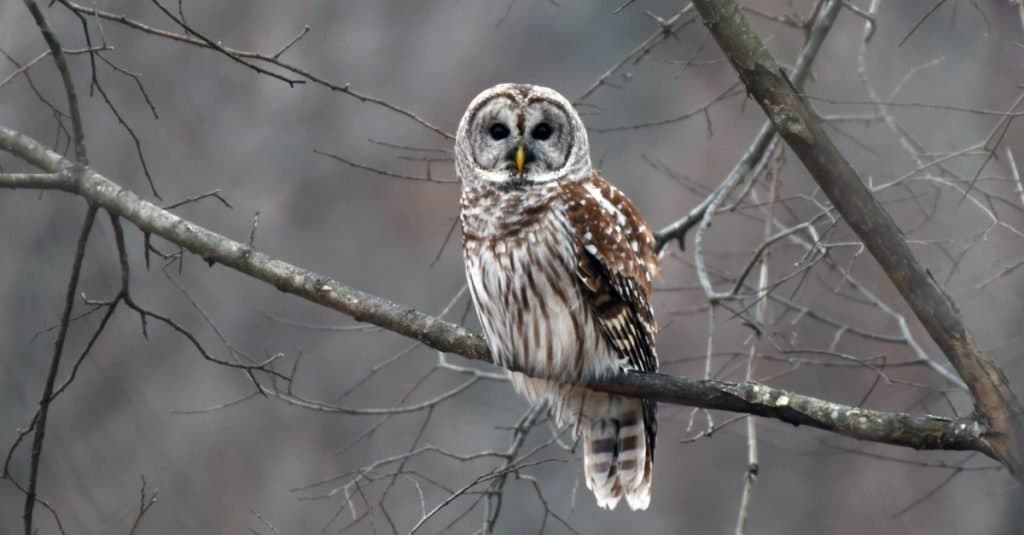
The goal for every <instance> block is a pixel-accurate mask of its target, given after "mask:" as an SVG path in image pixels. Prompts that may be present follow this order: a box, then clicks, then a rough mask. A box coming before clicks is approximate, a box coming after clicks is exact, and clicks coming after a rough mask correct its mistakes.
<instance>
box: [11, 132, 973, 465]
mask: <svg viewBox="0 0 1024 535" xmlns="http://www.w3.org/2000/svg"><path fill="white" fill-rule="evenodd" d="M0 149H3V150H6V151H7V152H10V153H11V154H13V155H15V156H18V157H20V158H22V159H24V160H26V161H28V162H29V163H31V164H33V165H35V166H36V167H39V168H40V169H42V170H44V171H46V172H48V173H52V174H51V175H33V177H34V180H35V181H36V182H39V181H46V180H52V183H48V184H47V185H46V186H45V187H49V188H51V189H60V190H63V191H67V192H69V193H73V194H76V195H79V196H82V197H85V198H86V199H88V200H89V201H91V202H93V203H95V204H97V205H99V206H102V207H103V208H104V209H106V210H107V211H109V212H111V213H112V214H115V215H116V216H118V217H121V218H124V219H126V220H128V221H131V222H132V223H133V224H134V225H135V226H137V227H138V228H139V229H140V230H141V231H143V232H145V233H150V234H156V235H158V236H160V237H162V238H164V239H166V240H168V241H170V242H172V243H174V244H177V245H179V246H181V247H183V248H185V249H188V250H189V251H191V252H193V253H195V254H197V255H199V256H201V257H202V258H204V259H205V260H206V261H208V262H211V263H220V264H223V265H225V266H227V267H230V268H232V269H235V270H237V271H239V272H241V273H243V274H245V275H248V276H251V277H253V278H256V279H259V280H261V281H264V282H267V283H269V284H273V285H274V286H275V287H277V289H279V290H281V291H282V292H286V293H290V294H294V295H297V296H299V297H302V298H303V299H306V300H308V301H312V302H314V303H317V304H320V305H322V306H325V307H328V308H331V309H333V310H337V311H339V312H341V313H343V314H346V315H349V316H351V317H352V318H354V319H356V320H358V321H363V322H367V323H372V324H374V325H377V326H380V327H382V328H384V329H388V330H390V331H393V332H395V333H398V334H401V335H404V336H407V337H409V338H414V339H416V340H419V341H420V342H422V343H423V344H425V345H427V346H429V347H432V348H434V349H437V350H440V351H444V352H447V353H456V354H459V355H462V356H464V357H466V358H470V359H476V360H483V361H487V362H490V361H491V358H490V353H489V351H488V349H487V345H486V343H485V342H484V340H483V338H481V337H480V336H479V335H477V334H475V333H473V332H470V331H469V330H467V329H465V328H463V327H461V326H459V325H456V324H453V323H449V322H447V321H444V320H442V319H439V318H436V317H434V316H430V315H428V314H424V313H422V312H419V311H417V310H415V309H413V308H410V307H407V306H403V305H399V304H397V303H394V302H391V301H389V300H387V299H384V298H381V297H377V296H374V295H371V294H368V293H365V292H362V291H359V290H356V289H354V288H350V287H348V286H345V285H343V284H341V283H339V282H338V281H335V280H333V279H331V278H329V277H326V276H323V275H319V274H317V273H314V272H312V271H309V270H306V269H303V268H301V267H298V266H295V265H292V264H289V263H287V262H284V261H282V260H277V259H274V258H271V257H269V256H267V255H266V254H263V253H260V252H258V251H255V250H253V249H252V248H251V247H249V246H247V245H245V244H243V243H240V242H237V241H234V240H232V239H230V238H227V237H225V236H222V235H220V234H217V233H215V232H213V231H210V230H208V229H205V228H203V227H201V226H199V225H197V224H195V223H192V222H190V221H187V220H185V219H182V218H180V217H178V216H176V215H175V214H172V213H171V212H168V211H167V210H164V209H163V208H160V207H159V206H157V205H155V204H153V203H150V202H148V201H146V200H144V199H141V198H140V197H139V196H138V195H136V194H135V193H133V192H132V191H130V190H127V189H125V188H122V187H121V186H119V185H118V184H116V183H114V182H112V181H110V180H109V179H107V178H106V177H104V176H102V175H100V174H98V173H96V172H95V171H93V170H92V169H90V168H88V167H82V166H75V165H73V163H72V162H70V161H68V160H66V159H64V158H63V157H62V156H61V155H60V154H57V153H55V152H53V151H51V150H49V149H47V148H46V147H45V146H43V145H41V144H40V143H39V142H37V141H35V140H33V139H31V138H30V137H28V136H26V135H24V134H21V133H19V132H16V131H14V130H11V129H9V128H6V127H4V126H0ZM23 184H24V181H23V179H22V175H0V188H11V187H16V186H19V185H23ZM37 186H38V184H37ZM40 187H42V186H40ZM588 387H590V388H593V389H595V390H601V391H606V392H613V393H617V394H622V395H627V396H633V397H645V398H648V399H653V400H656V401H660V402H663V403H672V404H678V405H688V406H694V407H702V408H707V409H717V410H725V411H733V412H742V413H748V414H754V415H758V416H764V417H768V418H774V419H777V420H781V421H783V422H786V423H790V424H793V425H806V426H810V427H815V428H818V429H824V430H827V431H831V432H834V433H838V434H841V435H844V436H848V437H851V438H856V439H860V440H869V441H873V442H881V443H886V444H893V445H898V446H905V447H911V448H915V449H948V450H975V451H981V452H983V453H986V454H987V455H990V456H992V455H993V453H992V452H991V451H990V450H989V448H988V442H987V441H986V438H987V436H988V434H987V433H988V431H987V427H986V425H985V423H984V422H982V421H980V420H977V419H975V418H974V417H965V418H957V419H950V418H942V417H938V416H918V415H911V414H907V413H901V412H883V411H875V410H868V409H861V408H858V407H853V406H849V405H843V404H839V403H833V402H830V401H826V400H821V399H817V398H813V397H809V396H804V395H801V394H796V393H793V392H789V391H786V390H782V389H778V388H772V387H769V386H766V385H762V384H757V383H752V382H747V383H731V382H727V381H715V380H697V379H688V378H683V377H673V376H671V375H665V374H655V373H651V374H647V373H644V374H641V373H627V374H622V375H619V376H615V377H610V378H607V379H603V380H601V381H599V382H594V383H590V384H589V385H588Z"/></svg>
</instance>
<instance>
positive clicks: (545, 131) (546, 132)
mask: <svg viewBox="0 0 1024 535" xmlns="http://www.w3.org/2000/svg"><path fill="white" fill-rule="evenodd" d="M554 132H555V129H554V128H551V125H549V124H548V123H540V124H538V125H537V126H535V127H533V132H530V135H531V136H533V139H539V140H540V141H544V140H545V139H547V138H549V137H551V134H553V133H554Z"/></svg>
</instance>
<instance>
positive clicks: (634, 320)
mask: <svg viewBox="0 0 1024 535" xmlns="http://www.w3.org/2000/svg"><path fill="white" fill-rule="evenodd" d="M455 169H456V173H457V174H458V176H459V179H460V181H461V183H462V198H461V202H460V208H461V210H460V222H461V227H462V248H463V254H464V256H465V264H466V277H467V279H468V281H469V289H470V293H471V295H472V298H473V303H474V305H475V307H476V312H477V316H478V317H479V318H480V323H481V326H482V327H483V331H484V335H485V337H486V339H487V342H488V345H489V347H490V350H491V353H492V355H493V357H494V358H495V360H496V361H497V363H498V364H500V365H502V366H504V367H505V368H506V369H508V370H509V372H508V373H509V378H510V380H511V383H512V385H513V386H514V388H515V389H516V391H518V392H519V393H520V394H522V395H524V396H525V397H526V398H527V399H528V400H529V401H530V402H531V403H533V404H539V403H544V402H548V403H550V407H551V410H552V413H553V415H554V417H555V419H556V421H557V422H558V423H559V424H560V425H569V426H571V427H572V428H573V429H574V430H575V432H576V433H578V436H579V437H580V438H581V441H582V443H583V463H584V475H585V478H586V483H587V487H588V488H589V489H590V490H591V491H593V493H594V496H595V497H596V498H597V503H598V505H599V506H601V507H604V508H607V509H613V508H615V506H616V505H617V504H618V503H619V500H620V499H622V498H623V497H625V498H626V502H627V503H628V504H629V506H630V507H631V508H632V509H646V508H647V506H648V504H649V503H650V499H651V490H650V489H651V469H652V462H653V458H654V438H655V435H656V433H657V421H656V414H655V409H656V404H655V403H654V402H652V401H647V400H640V399H634V398H627V397H622V396H615V395H611V394H607V393H603V392H596V391H592V390H588V389H586V388H584V387H583V386H580V385H581V384H585V383H586V382H587V381H588V380H591V379H598V378H601V377H603V376H609V375H613V374H616V373H618V372H620V371H622V370H639V371H648V372H649V371H655V370H657V369H658V357H657V354H656V353H655V348H654V333H655V331H656V328H657V327H656V325H655V321H654V313H653V311H652V309H651V306H650V303H649V300H650V297H651V278H652V276H653V275H654V274H655V273H656V271H657V257H656V255H655V252H654V237H653V235H652V234H651V231H650V230H648V228H647V226H646V225H645V224H644V221H643V219H642V218H641V217H640V215H639V214H638V213H637V209H636V207H635V206H634V205H633V203H632V202H631V201H630V200H629V199H628V198H627V197H626V196H625V195H624V194H623V193H622V192H621V191H619V190H618V189H616V188H615V186H613V185H611V184H610V183H609V182H608V181H606V180H605V179H604V178H602V177H601V176H600V175H599V174H598V173H597V172H596V171H594V169H593V168H592V167H591V165H590V147H589V145H588V141H587V131H586V128H585V127H584V125H583V121H582V120H581V119H580V117H579V115H578V114H577V113H576V111H575V110H574V109H573V107H572V105H571V104H570V103H569V101H568V100H566V99H565V97H563V96H562V95H560V94H559V93H557V92H555V91H554V90H551V89H548V88H546V87H539V86H532V85H519V84H501V85H497V86H494V87H492V88H490V89H487V90H486V91H484V92H483V93H480V94H479V95H478V96H477V97H476V98H475V99H473V101H472V102H471V103H470V105H469V108H468V109H467V110H466V113H465V115H463V117H462V121H461V122H460V124H459V130H458V133H457V135H456V138H455Z"/></svg>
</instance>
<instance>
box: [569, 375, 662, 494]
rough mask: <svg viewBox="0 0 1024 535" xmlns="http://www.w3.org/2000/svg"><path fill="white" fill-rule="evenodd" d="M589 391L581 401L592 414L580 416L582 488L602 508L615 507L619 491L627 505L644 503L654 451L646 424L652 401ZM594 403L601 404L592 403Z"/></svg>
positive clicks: (648, 420)
mask: <svg viewBox="0 0 1024 535" xmlns="http://www.w3.org/2000/svg"><path fill="white" fill-rule="evenodd" d="M591 397H592V399H589V400H588V401H587V403H586V405H587V409H588V410H587V412H590V411H591V410H592V411H593V412H591V414H592V415H593V417H592V418H587V419H585V420H584V421H583V422H581V431H582V435H583V471H584V476H585V478H586V482H587V488H589V489H590V490H591V491H592V492H593V493H594V497H595V498H597V505H598V506H600V507H603V508H605V509H614V508H615V506H616V505H618V503H619V500H620V499H622V498H623V497H625V498H626V503H628V504H629V507H630V508H631V509H633V510H639V509H647V506H648V505H649V504H650V502H651V469H652V468H653V464H652V460H653V457H654V433H652V432H651V429H650V428H649V427H648V424H649V422H651V421H652V420H653V415H652V414H649V410H650V409H651V408H653V406H654V404H651V403H645V402H644V401H641V400H638V399H633V398H626V397H620V396H611V395H602V396H599V397H600V398H603V399H593V397H598V396H593V394H592V395H591ZM599 403H600V404H603V405H604V407H603V408H602V407H599V406H595V405H598V404H599Z"/></svg>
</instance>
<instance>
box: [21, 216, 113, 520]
mask: <svg viewBox="0 0 1024 535" xmlns="http://www.w3.org/2000/svg"><path fill="white" fill-rule="evenodd" d="M96 210H97V206H96V204H95V203H90V204H89V208H88V210H87V211H86V213H85V221H84V222H83V223H82V231H81V233H80V234H79V236H78V245H77V246H76V247H75V255H74V258H73V260H72V262H71V276H70V277H69V279H68V288H67V291H66V292H65V294H64V312H63V314H62V315H61V320H60V329H59V330H58V331H57V340H56V342H54V344H53V357H51V359H50V370H49V371H48V372H47V374H46V384H45V385H44V386H43V395H42V397H41V398H40V399H39V418H38V419H37V420H35V424H36V425H35V434H34V435H33V437H32V457H31V460H30V464H29V478H28V489H27V490H26V492H25V510H24V512H23V513H22V519H23V521H24V524H25V535H32V533H33V532H32V510H33V509H34V508H35V504H36V486H37V485H38V481H39V460H40V459H41V458H42V455H43V440H44V439H45V438H46V419H47V416H49V414H50V404H51V402H52V401H53V387H54V384H55V383H56V381H57V370H59V369H60V358H61V356H62V355H63V354H64V341H65V340H66V339H67V334H68V327H69V326H70V325H71V311H72V310H73V309H74V306H75V294H76V293H77V291H78V279H79V276H80V275H81V274H82V261H83V260H84V259H85V245H86V243H88V241H89V235H90V234H92V227H93V223H95V222H96Z"/></svg>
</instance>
